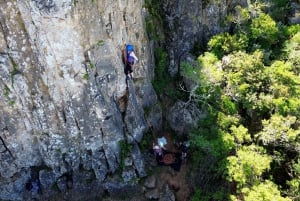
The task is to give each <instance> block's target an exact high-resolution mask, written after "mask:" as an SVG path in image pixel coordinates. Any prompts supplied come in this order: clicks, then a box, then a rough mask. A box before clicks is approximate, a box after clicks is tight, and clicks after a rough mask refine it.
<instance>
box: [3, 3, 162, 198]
mask: <svg viewBox="0 0 300 201" xmlns="http://www.w3.org/2000/svg"><path fill="white" fill-rule="evenodd" d="M143 12H144V10H143V9H142V2H141V1H133V0H132V1H124V0H118V1H105V0H89V1H83V0H5V1H4V0H0V91H1V92H2V95H1V96H0V129H1V130H0V192H1V193H0V200H15V201H17V200H31V199H32V198H37V199H39V198H40V199H41V200H45V199H46V198H47V199H48V198H50V197H51V196H55V195H57V194H59V193H62V194H63V195H64V197H65V199H68V200H82V197H84V198H85V199H84V200H94V199H95V198H96V197H97V196H98V197H99V196H100V197H101V195H102V194H103V192H104V191H107V192H115V191H116V190H118V189H129V190H132V189H133V190H136V189H137V188H136V187H135V186H134V184H133V183H132V182H131V181H130V180H134V179H136V177H143V176H145V175H146V174H145V170H144V163H143V158H142V156H141V153H140V150H139V147H138V142H139V141H140V140H141V139H142V136H143V134H144V133H145V132H146V131H147V130H148V124H147V120H148V119H149V120H151V121H155V120H154V119H155V118H156V119H161V117H160V116H158V115H157V114H160V113H155V115H152V116H151V114H153V112H151V111H150V112H149V114H150V115H149V116H147V115H145V114H144V112H143V107H145V106H147V107H148V108H150V110H151V108H152V106H154V105H155V104H156V101H157V98H156V94H155V92H154V90H153V88H152V86H151V79H152V78H153V61H152V58H153V56H152V55H150V52H151V51H150V45H149V42H148V39H147V37H146V34H145V31H144V30H145V28H144V26H143V24H144V23H143V15H144V13H143ZM126 42H130V43H132V44H134V46H135V52H136V55H137V56H138V57H139V63H137V64H135V67H134V77H135V78H136V80H135V81H134V82H132V81H129V82H128V83H129V84H127V82H126V80H125V75H124V70H123V67H124V65H123V62H122V52H121V48H122V45H123V44H124V43H126ZM139 94H146V95H147V96H148V97H151V98H150V99H145V98H144V97H143V96H139ZM153 108H154V109H155V110H157V108H156V107H153ZM145 116H147V117H145ZM155 122H157V121H155ZM153 126H156V127H159V126H161V125H159V124H156V125H153ZM123 140H124V141H125V142H127V143H130V144H132V146H133V147H134V148H133V149H132V153H131V154H130V155H131V157H132V158H133V159H134V162H133V163H132V164H131V165H128V166H126V170H124V171H123V173H122V175H125V176H124V178H126V179H125V181H124V180H123V181H119V180H116V178H115V176H114V175H115V174H114V173H115V172H116V171H117V170H118V169H120V164H121V163H122V161H121V160H122V159H121V157H120V152H121V151H122V150H120V146H119V143H120V141H123ZM121 171H122V170H121ZM93 189H94V190H93ZM95 189H97V190H95ZM91 192H94V193H91Z"/></svg>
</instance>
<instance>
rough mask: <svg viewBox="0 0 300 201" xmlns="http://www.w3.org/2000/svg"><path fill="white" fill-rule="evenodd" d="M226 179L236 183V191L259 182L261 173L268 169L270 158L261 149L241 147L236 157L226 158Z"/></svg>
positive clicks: (253, 146) (251, 146)
mask: <svg viewBox="0 0 300 201" xmlns="http://www.w3.org/2000/svg"><path fill="white" fill-rule="evenodd" d="M227 161H228V165H227V179H228V180H229V181H231V182H236V183H237V187H238V189H240V190H241V189H242V188H243V187H244V186H249V185H250V186H252V185H254V184H256V183H259V182H260V179H261V175H262V173H263V172H265V171H267V170H269V169H270V163H271V161H272V158H271V157H270V156H268V155H266V154H265V150H264V149H263V148H262V147H258V146H255V145H250V146H243V147H242V148H241V149H240V150H238V151H237V154H236V156H229V157H227Z"/></svg>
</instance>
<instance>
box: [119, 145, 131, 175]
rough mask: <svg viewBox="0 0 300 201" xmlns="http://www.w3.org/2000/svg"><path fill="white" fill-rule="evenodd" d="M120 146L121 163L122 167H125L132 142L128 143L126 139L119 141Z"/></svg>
mask: <svg viewBox="0 0 300 201" xmlns="http://www.w3.org/2000/svg"><path fill="white" fill-rule="evenodd" d="M119 146H120V149H121V153H120V157H121V163H120V166H121V168H122V169H124V168H125V158H126V157H127V156H128V153H131V150H132V144H129V143H127V142H126V141H125V140H120V141H119Z"/></svg>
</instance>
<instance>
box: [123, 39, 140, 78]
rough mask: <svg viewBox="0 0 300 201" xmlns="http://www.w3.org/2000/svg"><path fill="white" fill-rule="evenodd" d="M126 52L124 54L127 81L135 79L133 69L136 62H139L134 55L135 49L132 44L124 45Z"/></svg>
mask: <svg viewBox="0 0 300 201" xmlns="http://www.w3.org/2000/svg"><path fill="white" fill-rule="evenodd" d="M124 46H125V47H124V50H123V51H124V52H123V57H124V63H125V74H126V79H133V76H132V72H133V70H132V67H133V64H134V62H135V61H136V62H138V61H139V60H138V58H137V57H136V55H135V53H134V47H133V45H130V44H125V45H124Z"/></svg>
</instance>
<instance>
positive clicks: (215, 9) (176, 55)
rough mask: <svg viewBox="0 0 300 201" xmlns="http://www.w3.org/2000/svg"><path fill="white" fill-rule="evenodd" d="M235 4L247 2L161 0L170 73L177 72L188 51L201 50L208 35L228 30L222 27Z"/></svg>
mask: <svg viewBox="0 0 300 201" xmlns="http://www.w3.org/2000/svg"><path fill="white" fill-rule="evenodd" d="M236 5H242V6H246V5H247V1H246V0H241V1H240V0H230V1H227V0H203V1H192V0H191V1H184V0H163V10H164V11H165V12H164V13H165V18H166V24H167V26H166V27H165V29H166V30H165V31H166V33H168V37H167V42H166V44H167V50H168V55H169V68H168V71H169V74H170V75H171V76H175V75H176V74H177V73H178V70H179V66H180V63H181V62H182V61H185V58H186V57H187V54H188V53H189V52H191V51H196V52H197V51H199V49H204V47H205V44H206V43H207V42H208V40H209V38H210V37H211V36H213V35H215V34H217V33H220V32H223V31H227V30H229V27H228V26H224V22H225V18H226V16H227V15H228V14H229V13H230V12H232V9H233V8H234V7H235V6H236ZM197 49H198V50H197ZM198 53H199V52H198Z"/></svg>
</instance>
